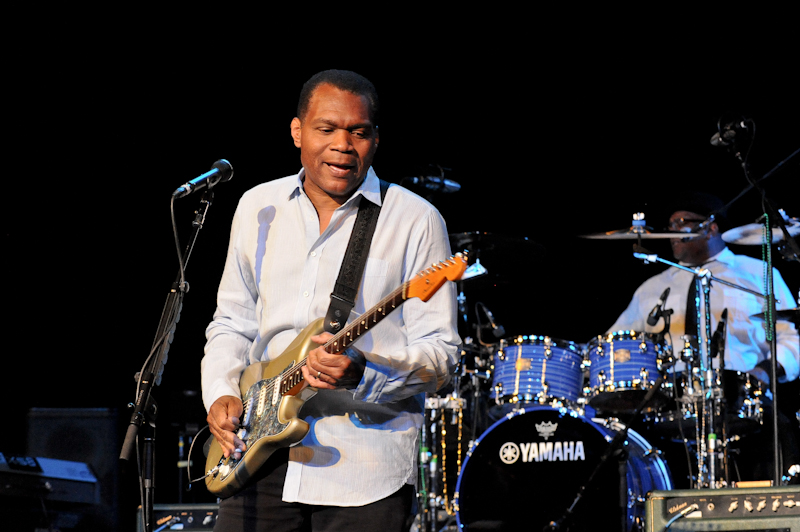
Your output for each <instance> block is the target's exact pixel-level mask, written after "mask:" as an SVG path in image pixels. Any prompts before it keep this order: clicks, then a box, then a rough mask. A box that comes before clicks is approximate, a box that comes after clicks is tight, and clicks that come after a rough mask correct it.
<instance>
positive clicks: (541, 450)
mask: <svg viewBox="0 0 800 532" xmlns="http://www.w3.org/2000/svg"><path fill="white" fill-rule="evenodd" d="M623 429H624V426H622V425H620V424H619V423H616V422H608V421H605V420H601V419H594V420H590V419H588V418H585V417H583V416H581V415H580V414H578V413H577V412H576V411H574V410H570V409H567V408H553V407H550V406H545V405H535V406H529V407H527V408H525V409H520V410H516V411H514V412H512V413H510V414H508V416H506V417H505V418H503V419H501V420H500V421H498V422H497V423H495V424H493V425H492V426H491V427H489V429H487V430H486V432H484V433H483V434H482V435H481V436H480V438H478V440H477V441H476V442H475V443H474V445H473V447H472V449H471V450H470V452H469V453H468V455H467V458H466V460H465V461H464V466H463V468H462V469H461V474H460V475H459V478H458V483H457V485H456V493H455V495H454V497H453V504H454V508H455V510H456V519H457V521H458V524H459V526H460V530H464V531H467V532H468V531H470V530H472V531H476V530H522V529H523V528H521V527H522V526H523V525H524V529H525V530H543V529H544V527H545V526H547V525H548V524H549V523H551V522H553V521H559V520H561V519H562V517H563V516H564V515H565V514H566V512H567V509H568V508H569V507H570V506H571V505H572V503H573V502H574V501H575V499H576V497H577V495H578V492H579V490H580V489H581V486H583V485H584V484H586V482H587V480H588V479H589V477H590V476H591V475H592V472H593V471H594V469H595V467H596V466H597V465H598V464H599V463H600V458H601V457H602V455H603V453H604V452H605V451H606V449H607V448H608V445H609V442H610V441H611V440H612V439H613V438H614V436H615V435H616V434H617V432H618V431H620V430H623ZM622 447H623V454H622V455H621V458H617V457H616V456H614V455H612V458H610V459H609V460H608V461H607V462H606V463H605V464H604V465H603V467H602V468H601V469H600V470H599V471H598V473H597V476H596V477H595V479H594V481H593V482H592V484H591V485H590V486H588V487H587V491H586V492H585V493H584V495H583V497H582V498H581V500H580V501H579V502H578V504H577V505H576V507H575V508H574V509H573V515H572V517H571V518H570V521H571V522H570V523H569V525H570V526H569V527H568V528H569V530H570V531H571V532H574V531H577V530H592V531H595V530H625V531H634V530H643V529H644V513H645V500H646V495H647V492H649V491H651V490H670V489H672V480H671V477H670V473H669V469H668V467H667V464H666V462H664V461H663V460H661V458H660V457H659V456H658V453H657V452H655V451H654V450H653V449H652V448H651V446H650V444H648V443H647V441H645V440H644V438H642V437H641V436H640V435H639V434H637V433H636V432H634V431H633V430H628V436H627V439H626V442H625V445H623V446H622ZM623 477H624V478H623ZM620 479H622V481H620ZM621 499H623V505H624V508H625V515H621V514H620V501H621ZM623 523H624V524H623ZM565 524H566V523H565ZM564 529H565V530H566V529H567V528H566V527H565V528H564Z"/></svg>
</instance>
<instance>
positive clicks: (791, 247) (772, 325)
mask: <svg viewBox="0 0 800 532" xmlns="http://www.w3.org/2000/svg"><path fill="white" fill-rule="evenodd" d="M730 148H731V149H730V151H731V152H733V153H734V157H735V158H736V159H737V160H738V161H739V163H740V164H741V166H742V171H743V172H744V175H745V179H747V181H748V182H749V183H750V187H748V188H746V189H745V190H744V191H742V193H741V194H740V195H739V196H737V197H736V198H734V200H733V201H736V200H737V199H739V197H741V196H742V195H744V193H746V192H747V191H749V190H750V188H755V189H756V190H757V191H758V193H759V194H760V195H761V206H762V208H763V209H764V211H765V212H766V215H765V216H764V217H763V218H764V229H765V244H764V245H765V246H767V247H769V246H772V226H771V223H770V221H771V220H772V221H775V222H777V225H778V227H779V228H780V229H781V230H782V231H783V235H784V238H785V241H786V247H785V249H784V250H783V253H784V256H785V258H786V260H789V261H795V262H798V261H800V247H798V245H797V242H796V241H795V240H794V238H793V237H792V236H791V235H790V234H789V231H788V230H787V228H786V225H785V224H784V222H783V216H781V214H780V212H778V210H777V209H776V208H775V206H774V205H773V204H772V202H771V201H770V200H769V198H767V195H766V192H765V191H764V189H763V188H762V187H761V186H760V185H759V183H761V181H763V180H765V179H766V178H767V177H769V176H770V175H772V174H773V173H774V172H775V171H776V170H778V169H779V168H780V167H782V166H783V165H784V164H785V163H786V162H787V161H789V160H790V159H792V158H793V157H794V156H796V155H797V154H798V153H800V149H798V150H796V151H795V152H794V153H792V154H791V155H790V156H789V157H788V158H786V159H785V160H783V161H781V162H780V163H778V165H777V166H776V167H775V168H773V169H772V170H770V171H769V172H767V173H766V174H765V175H764V176H763V177H762V178H761V179H759V180H754V179H751V178H750V169H749V166H748V163H747V159H746V158H743V157H742V154H741V150H739V149H738V146H736V144H735V143H733V144H732V145H731V146H730ZM733 201H732V202H731V203H733ZM729 205H730V203H729V204H728V206H729ZM726 207H727V206H726ZM770 219H771V220H770ZM766 255H767V257H766V260H765V262H766V263H767V270H766V271H767V283H766V284H767V290H768V293H767V296H766V298H767V307H768V308H767V311H768V312H767V314H768V315H767V316H765V321H766V323H767V330H768V331H770V332H771V334H770V354H771V361H770V383H769V384H770V391H771V392H772V443H773V445H772V452H773V472H772V474H773V482H774V485H775V486H779V485H780V482H781V471H780V445H779V443H778V442H779V439H778V354H777V353H778V352H777V330H776V328H777V316H776V308H775V307H776V303H775V285H774V282H773V275H772V253H771V252H768V253H766Z"/></svg>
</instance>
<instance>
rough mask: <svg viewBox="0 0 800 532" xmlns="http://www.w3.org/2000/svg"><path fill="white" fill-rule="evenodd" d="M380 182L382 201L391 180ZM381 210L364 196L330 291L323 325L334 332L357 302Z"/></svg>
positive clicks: (345, 319) (338, 328)
mask: <svg viewBox="0 0 800 532" xmlns="http://www.w3.org/2000/svg"><path fill="white" fill-rule="evenodd" d="M380 185H381V202H383V201H384V200H385V199H386V191H387V190H388V189H389V183H388V182H386V181H384V180H382V179H381V180H380ZM380 210H381V206H380V205H376V204H374V203H372V202H371V201H369V200H367V199H366V198H364V197H363V196H362V197H361V203H360V204H359V206H358V214H357V215H356V222H355V225H354V226H353V232H352V233H351V234H350V241H349V242H348V244H347V251H345V253H344V259H343V260H342V266H341V268H340V269H339V277H338V279H336V285H335V286H334V288H333V293H332V294H331V304H330V306H329V307H328V313H327V314H326V315H325V324H324V328H325V330H326V331H328V332H329V333H332V334H335V333H337V332H338V331H339V330H341V328H342V327H343V326H344V324H345V323H346V322H347V318H348V316H350V311H351V310H352V309H353V306H355V304H356V303H355V301H356V296H357V295H358V286H359V284H361V276H362V275H363V273H364V266H365V265H366V264H367V256H368V255H369V247H370V244H372V235H373V234H374V233H375V227H376V226H377V225H378V216H379V215H380Z"/></svg>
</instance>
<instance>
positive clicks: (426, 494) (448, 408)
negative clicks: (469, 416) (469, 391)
mask: <svg viewBox="0 0 800 532" xmlns="http://www.w3.org/2000/svg"><path fill="white" fill-rule="evenodd" d="M463 409H464V399H462V398H459V397H458V396H457V395H456V394H452V395H449V396H446V397H426V399H425V411H426V413H428V415H427V416H426V420H427V421H426V425H425V426H424V427H423V428H422V430H421V431H420V470H421V471H420V478H419V484H420V490H419V493H418V498H419V500H420V503H421V504H420V505H419V513H418V515H417V522H418V523H417V524H418V527H419V528H418V530H420V531H422V530H424V531H430V530H438V527H437V523H438V522H439V520H440V515H439V511H440V510H444V512H445V513H446V515H449V516H453V515H455V511H454V510H453V506H452V504H451V502H450V498H449V493H448V483H447V457H446V452H447V440H446V436H447V428H446V427H447V424H448V423H447V421H446V415H447V413H448V412H450V413H452V417H451V419H450V425H456V426H457V430H458V432H457V457H456V458H457V459H456V466H457V472H456V474H457V473H458V470H460V469H461V441H462V430H463V424H462V420H463ZM427 423H430V425H429V426H428V425H427ZM437 427H438V431H437ZM437 432H438V434H437ZM429 438H430V439H429ZM437 444H438V448H437ZM439 463H441V469H440V468H439ZM440 479H441V482H440ZM440 489H441V490H442V491H441V493H440V492H439V490H440Z"/></svg>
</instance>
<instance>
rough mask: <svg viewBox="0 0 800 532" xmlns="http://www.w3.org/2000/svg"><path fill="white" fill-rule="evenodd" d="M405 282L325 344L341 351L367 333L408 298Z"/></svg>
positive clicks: (329, 348) (333, 350) (326, 346)
mask: <svg viewBox="0 0 800 532" xmlns="http://www.w3.org/2000/svg"><path fill="white" fill-rule="evenodd" d="M407 286H408V283H404V284H403V285H402V286H400V288H398V289H396V290H395V291H394V292H392V293H391V294H389V295H388V296H386V297H385V298H383V299H382V300H381V301H380V302H379V303H378V304H377V305H375V306H374V307H372V308H371V309H369V310H368V311H366V312H365V313H364V314H363V315H362V316H361V318H360V319H359V320H357V321H354V322H353V323H351V324H350V325H347V326H346V327H345V328H344V329H342V330H341V331H339V332H338V333H336V335H334V337H333V338H331V339H330V340H328V342H327V343H326V344H325V345H324V346H323V347H324V348H325V351H327V352H328V353H331V354H337V353H341V352H342V351H344V350H345V349H347V347H348V346H349V345H350V344H352V343H353V342H355V341H356V340H358V339H359V338H360V337H361V336H362V335H363V334H365V333H367V332H368V331H369V329H370V327H374V326H375V325H377V324H378V323H379V322H380V321H381V320H382V319H383V318H385V317H386V316H388V315H389V314H390V313H391V312H392V311H393V310H395V309H396V308H397V307H399V306H400V305H401V304H402V303H403V301H405V300H406V299H407V296H406V288H407Z"/></svg>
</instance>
